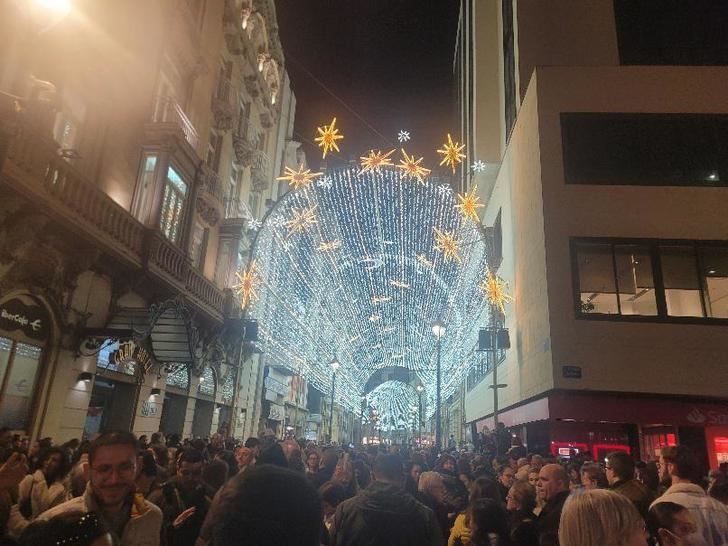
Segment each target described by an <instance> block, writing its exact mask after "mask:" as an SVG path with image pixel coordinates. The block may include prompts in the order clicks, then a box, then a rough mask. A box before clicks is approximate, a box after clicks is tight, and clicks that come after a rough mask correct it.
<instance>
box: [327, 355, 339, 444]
mask: <svg viewBox="0 0 728 546" xmlns="http://www.w3.org/2000/svg"><path fill="white" fill-rule="evenodd" d="M329 366H331V370H332V371H333V373H332V374H331V408H329V443H330V442H331V441H332V440H333V437H332V434H333V426H334V393H335V392H336V370H338V369H339V368H340V367H341V364H340V363H339V361H338V360H337V359H336V358H335V357H334V359H333V360H332V361H331V364H329Z"/></svg>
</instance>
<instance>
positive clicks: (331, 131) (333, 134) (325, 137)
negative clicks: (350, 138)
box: [314, 118, 344, 159]
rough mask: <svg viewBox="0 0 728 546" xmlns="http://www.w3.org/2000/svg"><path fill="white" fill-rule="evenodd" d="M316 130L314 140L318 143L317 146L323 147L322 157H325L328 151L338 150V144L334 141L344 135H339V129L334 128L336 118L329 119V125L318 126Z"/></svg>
mask: <svg viewBox="0 0 728 546" xmlns="http://www.w3.org/2000/svg"><path fill="white" fill-rule="evenodd" d="M316 130H317V131H318V134H319V136H317V137H316V138H315V139H314V140H315V141H316V142H317V143H318V146H319V148H322V149H323V151H324V155H323V157H324V159H326V154H328V153H329V152H330V151H332V150H333V151H336V152H338V151H339V145H338V144H337V143H336V141H337V140H341V139H342V138H344V135H340V134H339V130H338V129H337V128H336V118H334V119H333V120H332V121H331V125H324V126H323V127H318V128H317V129H316Z"/></svg>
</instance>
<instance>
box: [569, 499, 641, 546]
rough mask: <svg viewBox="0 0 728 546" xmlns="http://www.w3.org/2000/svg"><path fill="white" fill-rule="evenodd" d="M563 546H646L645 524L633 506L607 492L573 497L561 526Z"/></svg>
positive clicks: (626, 500)
mask: <svg viewBox="0 0 728 546" xmlns="http://www.w3.org/2000/svg"><path fill="white" fill-rule="evenodd" d="M559 544H560V546H645V545H646V544H647V534H646V532H645V524H644V521H643V520H642V518H641V517H640V515H639V512H637V509H636V508H635V507H634V505H633V504H632V502H631V501H630V500H629V499H628V498H627V497H625V496H623V495H620V494H619V493H615V492H613V491H607V490H605V489H588V490H584V491H580V492H576V493H574V494H572V495H571V496H569V498H568V499H567V500H566V503H564V509H563V511H562V513H561V522H560V525H559Z"/></svg>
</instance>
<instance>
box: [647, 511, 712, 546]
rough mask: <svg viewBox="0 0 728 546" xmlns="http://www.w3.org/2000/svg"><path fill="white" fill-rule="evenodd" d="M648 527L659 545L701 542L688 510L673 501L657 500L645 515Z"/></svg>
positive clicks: (685, 545) (671, 545)
mask: <svg viewBox="0 0 728 546" xmlns="http://www.w3.org/2000/svg"><path fill="white" fill-rule="evenodd" d="M647 524H648V529H649V530H650V534H651V535H652V537H653V538H654V539H655V540H657V544H659V546H688V545H690V546H692V545H693V544H702V543H703V537H702V536H701V535H700V534H698V530H697V527H696V525H695V521H694V520H693V517H692V516H691V515H690V511H689V510H688V509H687V508H685V507H684V506H681V505H679V504H675V503H674V502H658V503H657V504H655V505H654V506H653V507H652V508H650V512H649V514H648V515H647Z"/></svg>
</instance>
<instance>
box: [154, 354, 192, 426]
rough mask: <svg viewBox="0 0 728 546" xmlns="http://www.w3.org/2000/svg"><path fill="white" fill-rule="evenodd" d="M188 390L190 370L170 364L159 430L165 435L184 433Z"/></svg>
mask: <svg viewBox="0 0 728 546" xmlns="http://www.w3.org/2000/svg"><path fill="white" fill-rule="evenodd" d="M189 390H190V372H189V370H188V368H187V367H186V366H184V365H176V366H170V367H169V371H168V372H167V377H166V378H165V391H164V404H163V406H162V417H161V420H160V423H159V430H161V431H162V432H164V433H165V434H166V435H167V436H169V435H170V434H178V435H179V436H180V437H183V435H184V427H185V418H186V416H187V403H188V398H187V397H188V395H189Z"/></svg>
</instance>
